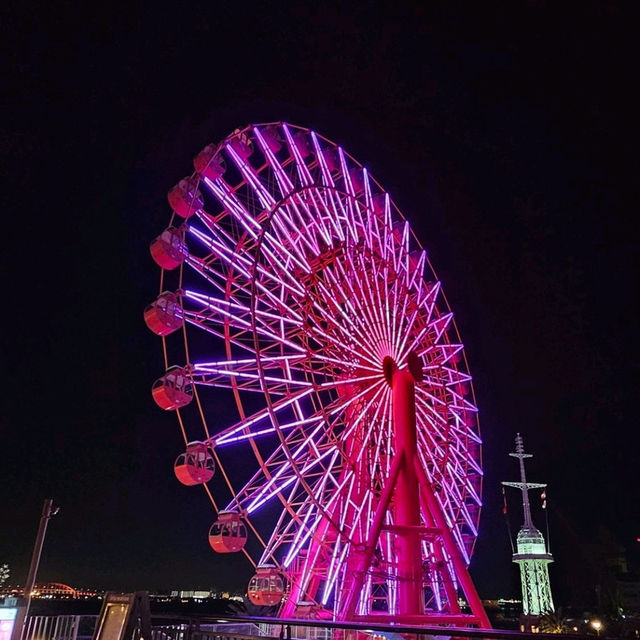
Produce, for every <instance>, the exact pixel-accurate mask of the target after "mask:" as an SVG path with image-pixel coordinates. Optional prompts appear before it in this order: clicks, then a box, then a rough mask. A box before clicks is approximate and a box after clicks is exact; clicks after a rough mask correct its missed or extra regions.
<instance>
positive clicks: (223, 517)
mask: <svg viewBox="0 0 640 640" xmlns="http://www.w3.org/2000/svg"><path fill="white" fill-rule="evenodd" d="M246 542H247V527H246V525H245V523H244V522H243V520H242V518H241V517H240V515H239V514H237V513H235V512H234V511H221V512H220V513H219V514H218V519H217V520H216V521H215V522H214V523H213V524H212V525H211V529H209V544H210V545H211V548H212V549H213V550H214V551H217V552H218V553H235V552H236V551H242V549H244V545H245V543H246Z"/></svg>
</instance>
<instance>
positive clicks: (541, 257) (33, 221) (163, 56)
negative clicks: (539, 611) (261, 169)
mask: <svg viewBox="0 0 640 640" xmlns="http://www.w3.org/2000/svg"><path fill="white" fill-rule="evenodd" d="M52 4H53V5H56V6H55V7H54V6H51V5H45V4H42V6H38V7H37V8H36V5H35V3H20V4H19V6H16V5H18V3H9V4H8V5H5V7H4V8H3V10H2V13H3V15H2V20H1V22H2V25H3V27H2V29H3V32H4V35H3V38H2V41H3V49H4V54H3V58H4V64H5V66H6V68H5V71H4V73H3V76H4V78H5V82H4V93H5V99H4V101H3V103H4V108H3V114H4V115H3V117H2V119H1V124H0V127H1V133H2V137H1V144H0V148H1V158H2V175H3V177H4V178H5V186H4V188H3V189H2V210H3V213H4V220H5V223H4V235H6V242H5V243H4V245H3V250H2V251H0V254H1V255H2V259H3V262H4V267H3V269H2V273H3V276H4V278H3V280H4V286H3V294H4V300H5V302H4V305H3V313H2V316H3V331H2V363H3V365H2V368H3V374H4V375H3V377H2V380H3V383H2V384H3V388H4V393H3V394H2V395H3V398H4V409H3V410H2V411H0V446H1V452H2V467H1V469H2V471H1V474H0V508H1V510H2V511H1V514H2V515H0V564H2V563H3V562H8V563H9V565H10V567H11V570H12V576H11V579H10V582H12V583H23V582H24V579H25V577H26V572H27V567H28V563H29V559H30V553H31V548H32V545H33V540H34V537H35V534H36V530H37V525H38V518H39V515H40V510H41V508H42V503H43V500H44V499H45V498H47V497H53V498H54V499H55V501H56V503H58V504H59V505H61V507H62V510H61V512H60V514H59V515H58V516H56V517H55V518H54V519H53V520H52V521H51V523H50V526H49V531H48V534H47V540H46V545H45V549H44V553H43V556H42V562H41V569H40V575H39V578H40V579H41V580H43V581H44V580H52V581H53V580H55V581H60V582H64V583H68V584H70V585H72V586H95V587H100V588H109V589H151V590H155V589H162V588H190V587H200V588H209V587H212V586H217V587H219V588H223V587H228V588H231V589H234V588H243V587H244V585H246V581H247V580H248V578H249V576H250V574H251V572H250V568H249V566H248V564H247V563H245V562H244V561H242V560H241V559H234V560H233V561H230V560H229V559H228V558H226V557H225V558H222V557H220V556H216V555H214V553H213V552H212V551H211V550H210V549H209V547H208V544H207V541H206V532H207V530H208V527H209V525H210V524H211V521H212V518H213V514H212V512H211V510H210V508H209V506H208V500H207V498H206V496H205V494H204V492H202V491H201V490H199V489H197V488H195V489H189V488H187V487H183V486H181V485H179V484H178V482H177V481H176V480H175V478H174V476H173V472H172V464H173V461H174V459H175V457H176V455H177V454H178V453H179V452H180V450H181V448H182V443H181V436H180V434H179V430H178V426H177V422H176V420H175V416H173V415H170V414H165V413H164V412H162V411H161V410H160V409H159V408H158V407H157V406H156V405H155V404H154V403H153V401H152V399H151V395H150V385H151V383H152V382H153V381H154V380H155V379H156V378H157V377H159V376H160V375H161V374H162V353H161V344H160V340H159V339H158V338H157V337H156V336H154V335H153V334H151V332H149V331H148V329H147V328H146V327H145V325H144V322H143V320H142V312H143V309H144V307H145V306H146V305H147V304H148V303H149V302H150V301H151V300H152V299H153V298H154V297H155V296H156V295H157V291H158V276H159V271H158V269H157V268H156V266H155V265H154V263H153V262H152V260H151V257H150V255H149V252H148V245H149V242H150V241H151V240H152V239H153V238H154V237H155V236H156V235H158V234H159V233H160V232H161V231H162V229H163V228H164V227H165V226H166V225H167V224H168V221H169V216H170V212H169V207H168V204H167V202H166V193H167V191H168V190H169V189H170V188H171V187H172V186H173V185H174V184H175V183H176V182H177V181H178V180H179V179H181V178H182V177H184V176H185V175H187V174H189V173H190V172H191V170H192V169H191V160H192V157H193V156H194V155H195V154H196V153H197V152H198V151H199V150H200V149H201V148H202V147H203V146H205V144H208V143H209V142H215V141H218V140H220V139H222V138H223V137H224V136H225V135H227V134H228V133H229V132H230V131H231V130H233V129H235V128H236V127H239V126H244V125H246V124H250V123H254V122H266V121H272V120H286V121H289V122H292V123H294V124H299V125H302V126H307V127H311V128H314V129H316V130H317V131H318V132H320V133H322V134H323V135H325V136H326V137H328V138H330V139H332V140H334V141H336V142H337V143H339V144H341V145H342V146H343V147H344V148H345V149H346V150H347V151H348V152H350V153H351V154H352V155H353V156H354V157H355V158H357V159H358V160H359V161H360V162H361V163H363V164H365V165H366V166H367V167H368V168H369V170H370V171H371V173H372V174H373V175H374V176H375V177H376V178H377V179H378V180H379V181H380V182H381V183H382V184H383V185H384V187H385V188H386V189H387V190H388V191H389V192H390V193H391V195H392V197H393V198H394V200H395V201H396V203H397V204H398V206H399V207H400V209H401V210H402V211H403V213H404V214H405V216H406V217H407V218H408V219H409V221H410V223H411V224H412V226H413V228H414V229H415V231H416V233H417V235H418V237H419V238H420V240H421V242H422V244H423V246H424V247H425V248H426V249H427V250H428V252H429V256H430V259H431V261H432V263H433V265H434V267H435V269H436V271H437V272H438V274H439V276H440V278H441V280H442V283H443V287H444V290H445V292H446V295H447V297H448V299H449V302H450V304H451V307H452V309H453V310H454V312H455V316H456V319H457V323H458V327H459V329H460V332H461V334H462V338H463V341H464V342H465V345H466V349H467V355H468V358H469V362H470V367H471V372H472V374H473V376H474V380H475V391H476V396H477V399H478V404H479V408H480V420H481V430H482V434H483V439H484V448H483V456H484V466H485V483H484V500H485V509H484V511H483V515H482V520H481V530H480V536H479V539H478V543H477V547H476V554H475V556H474V558H473V561H472V575H473V576H474V578H475V580H476V583H477V586H478V589H479V591H480V595H481V596H483V597H495V596H498V595H503V596H506V595H516V594H517V593H518V591H519V584H518V581H517V579H516V577H517V574H516V569H515V566H514V565H512V564H511V562H510V547H509V542H508V537H507V533H506V526H505V521H504V518H503V515H502V513H501V507H502V495H501V490H500V484H499V483H500V481H501V480H507V479H508V480H516V473H517V464H516V462H515V461H514V460H513V459H512V458H509V457H508V456H507V454H508V452H509V451H512V450H513V440H514V437H515V435H516V433H517V432H520V433H522V434H523V436H524V438H525V447H526V449H527V450H528V451H530V452H532V453H534V454H535V457H534V458H533V459H532V460H531V461H530V463H529V476H530V479H531V480H533V481H542V482H548V483H549V489H548V502H549V526H550V532H551V547H552V551H553V552H554V554H555V556H556V563H555V564H554V565H552V568H551V580H552V587H553V588H554V591H556V599H557V600H559V601H560V603H561V604H562V603H563V602H564V603H568V602H570V601H571V600H572V598H573V599H575V598H576V597H577V596H576V595H575V593H574V592H573V591H572V586H571V585H572V584H573V583H574V582H576V581H577V580H581V579H582V578H580V576H583V575H586V576H587V577H586V578H585V580H587V581H588V579H589V572H590V571H591V569H590V568H589V566H588V564H587V560H588V558H587V551H586V550H585V549H586V547H585V543H587V542H588V541H590V540H593V539H595V538H597V537H600V538H602V537H603V536H604V537H610V538H613V539H614V540H615V541H617V543H619V544H620V545H622V546H623V547H625V548H626V550H627V552H628V553H629V554H630V555H631V558H632V559H633V557H635V558H636V559H637V557H638V555H640V554H639V553H638V548H639V547H640V543H638V542H636V538H637V537H640V490H639V486H640V482H638V467H639V464H638V459H639V457H640V456H639V454H638V451H640V436H639V435H638V419H637V416H638V407H637V405H636V402H635V400H636V395H637V394H636V393H635V392H636V389H637V380H638V367H637V361H638V348H637V346H638V343H637V294H638V279H637V273H638V265H637V248H638V235H637V231H636V229H637V221H636V219H637V202H638V199H637V192H636V195H633V193H632V192H633V191H634V187H636V186H637V176H638V170H639V166H638V164H639V163H638V150H637V149H638V147H637V144H636V142H635V141H634V132H635V131H636V130H637V117H638V110H637V105H636V104H634V93H635V90H636V89H637V86H636V85H637V76H638V74H637V68H636V66H635V61H637V59H638V58H639V55H638V54H639V51H638V45H637V41H638V38H637V33H636V26H637V21H636V19H635V18H636V16H635V15H634V11H633V8H634V6H635V3H632V2H629V3H623V2H613V1H612V2H606V1H603V2H586V1H585V2H551V1H549V2H546V1H543V0H539V1H530V2H521V1H513V2H504V3H492V2H489V3H474V2H467V3H464V2H462V3H459V2H442V3H439V2H436V3H424V4H425V5H426V6H421V5H422V3H416V4H412V3H406V2H394V3H381V4H380V5H374V6H371V7H369V6H367V7H365V6H364V4H362V5H360V7H359V8H354V5H351V4H350V3H344V4H324V3H292V4H289V5H285V4H283V5H280V6H279V8H278V6H277V3H274V5H273V6H271V3H265V4H264V5H252V4H251V3H234V2H230V3H226V4H223V3H216V2H208V3H203V4H202V5H195V4H194V5H190V6H188V5H185V6H184V7H183V8H181V9H179V8H178V5H174V6H173V7H172V8H170V9H169V8H163V7H162V5H161V4H160V3H129V4H127V5H122V6H117V4H116V5H108V6H102V7H98V8H96V7H93V6H90V4H91V3H89V5H87V6H85V7H83V6H81V5H78V4H77V3H66V2H60V3H52ZM509 498H510V502H509V504H510V512H511V513H510V515H511V521H512V526H513V527H514V528H517V527H518V526H519V525H520V522H521V520H520V518H521V516H520V513H519V511H518V496H517V495H516V494H515V493H513V494H510V496H509ZM534 502H535V503H536V506H538V501H537V498H535V497H534ZM534 520H535V521H536V523H537V524H538V526H539V527H540V528H543V526H544V521H543V519H542V517H541V514H540V511H539V509H538V508H537V509H536V511H535V513H534ZM634 554H635V555H634ZM581 572H582V573H581ZM584 572H586V574H585V573H584ZM572 581H573V582H572Z"/></svg>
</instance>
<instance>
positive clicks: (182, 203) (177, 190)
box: [167, 177, 204, 218]
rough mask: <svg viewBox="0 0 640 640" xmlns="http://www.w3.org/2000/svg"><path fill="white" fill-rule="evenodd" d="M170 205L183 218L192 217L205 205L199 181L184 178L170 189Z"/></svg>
mask: <svg viewBox="0 0 640 640" xmlns="http://www.w3.org/2000/svg"><path fill="white" fill-rule="evenodd" d="M167 198H168V200H169V205H170V206H171V208H172V209H173V211H174V212H175V213H176V214H178V215H179V216H180V217H181V218H190V217H191V216H192V215H193V214H194V213H195V212H196V211H200V209H202V207H203V206H204V200H203V199H202V194H201V193H200V191H199V190H198V181H197V180H193V179H192V178H190V177H188V178H183V179H182V180H180V182H178V184H177V185H176V186H175V187H173V189H171V191H169V194H168V196H167Z"/></svg>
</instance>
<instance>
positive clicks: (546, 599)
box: [502, 434, 555, 616]
mask: <svg viewBox="0 0 640 640" xmlns="http://www.w3.org/2000/svg"><path fill="white" fill-rule="evenodd" d="M509 455H510V456H511V457H513V458H518V461H519V463H520V482H503V483H502V484H503V485H504V486H506V487H515V488H516V489H520V490H521V491H522V511H523V512H524V523H523V525H522V527H520V531H519V532H518V536H517V538H516V551H515V553H514V554H513V561H514V562H515V563H516V564H518V565H519V566H520V581H521V583H522V612H523V614H524V615H525V616H540V615H543V614H545V613H551V612H553V611H554V610H555V608H554V606H553V599H552V597H551V585H550V584H549V566H548V565H549V563H551V562H553V556H552V555H551V554H550V553H549V549H548V547H547V544H546V542H545V539H544V536H543V535H542V533H541V532H540V531H539V530H538V529H536V527H535V526H534V524H533V521H532V519H531V505H530V504H529V489H543V488H545V487H546V486H547V485H546V484H543V483H540V482H527V476H526V474H525V470H524V459H525V458H532V457H533V456H532V455H531V454H530V453H525V452H524V444H523V441H522V436H521V435H520V434H518V435H517V436H516V451H515V453H510V454H509Z"/></svg>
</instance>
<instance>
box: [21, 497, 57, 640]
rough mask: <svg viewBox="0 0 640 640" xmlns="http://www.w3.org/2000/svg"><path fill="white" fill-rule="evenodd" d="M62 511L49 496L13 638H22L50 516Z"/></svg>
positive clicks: (43, 512)
mask: <svg viewBox="0 0 640 640" xmlns="http://www.w3.org/2000/svg"><path fill="white" fill-rule="evenodd" d="M58 511H60V507H54V506H53V499H52V498H47V499H46V500H45V501H44V505H43V506H42V515H41V516H40V526H39V527H38V535H37V536H36V541H35V543H34V545H33V553H32V554H31V564H30V565H29V573H28V574H27V580H26V582H25V584H24V589H23V592H22V601H21V602H20V604H19V605H18V613H17V614H16V619H15V623H14V625H13V633H12V634H11V640H21V637H22V632H23V628H24V623H25V621H26V619H27V614H28V613H29V605H30V604H31V592H32V591H33V587H34V585H35V583H36V574H37V573H38V565H39V564H40V555H41V554H42V546H43V544H44V537H45V535H46V533H47V525H48V524H49V518H51V516H55V515H56V513H58Z"/></svg>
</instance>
